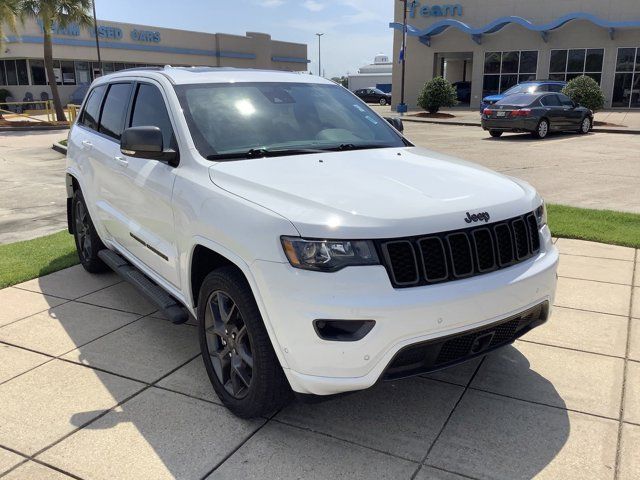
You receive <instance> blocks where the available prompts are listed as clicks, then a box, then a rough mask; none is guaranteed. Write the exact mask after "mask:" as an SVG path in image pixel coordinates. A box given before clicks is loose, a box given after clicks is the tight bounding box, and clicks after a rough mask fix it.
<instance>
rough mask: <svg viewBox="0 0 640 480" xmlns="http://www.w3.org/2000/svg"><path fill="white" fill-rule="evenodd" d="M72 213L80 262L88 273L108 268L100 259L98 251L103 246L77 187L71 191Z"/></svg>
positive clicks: (103, 270) (74, 235)
mask: <svg viewBox="0 0 640 480" xmlns="http://www.w3.org/2000/svg"><path fill="white" fill-rule="evenodd" d="M71 208H72V210H71V212H72V215H73V218H72V219H73V238H74V240H75V242H76V250H77V251H78V257H79V258H80V263H81V264H82V266H83V267H84V269H85V270H86V271H87V272H89V273H101V272H106V271H108V270H109V267H107V265H106V264H105V263H104V262H103V261H102V260H100V258H99V257H98V252H99V251H100V250H102V249H104V248H105V246H104V244H103V243H102V240H100V237H99V236H98V233H97V232H96V229H95V227H94V225H93V221H92V220H91V216H90V215H89V210H88V209H87V204H86V203H85V201H84V197H83V196H82V192H81V191H80V190H79V189H78V190H76V191H75V192H74V193H73V200H72V202H71Z"/></svg>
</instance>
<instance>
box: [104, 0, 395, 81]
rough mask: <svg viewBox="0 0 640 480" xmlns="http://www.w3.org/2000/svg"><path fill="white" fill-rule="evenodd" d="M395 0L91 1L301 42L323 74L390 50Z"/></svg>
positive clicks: (122, 14)
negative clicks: (319, 51)
mask: <svg viewBox="0 0 640 480" xmlns="http://www.w3.org/2000/svg"><path fill="white" fill-rule="evenodd" d="M394 1H396V0H227V1H224V0H180V1H176V0H96V12H97V16H98V18H99V19H101V20H111V21H119V22H128V23H138V24H142V25H152V26H156V27H168V28H178V29H182V30H195V31H199V32H210V33H216V32H221V33H233V34H240V35H244V34H245V33H246V32H247V31H251V32H264V33H268V34H270V35H271V37H272V38H273V39H275V40H285V41H290V42H299V43H306V44H307V45H308V52H309V54H308V57H309V60H311V63H310V64H309V69H311V70H312V71H313V72H314V73H317V71H318V40H317V37H316V36H315V34H316V33H324V36H323V37H322V69H323V71H324V73H325V76H327V77H334V76H342V75H345V74H347V73H356V72H357V71H358V68H360V67H361V66H363V65H367V64H369V63H372V62H373V57H374V56H375V55H376V54H378V53H384V54H386V55H389V56H391V55H392V51H391V50H392V38H393V36H392V31H391V29H390V28H389V22H391V21H393V4H394Z"/></svg>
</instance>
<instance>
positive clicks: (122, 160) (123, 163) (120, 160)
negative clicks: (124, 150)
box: [115, 157, 129, 167]
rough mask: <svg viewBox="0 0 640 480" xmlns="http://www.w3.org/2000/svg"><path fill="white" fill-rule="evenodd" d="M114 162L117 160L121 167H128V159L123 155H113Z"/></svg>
mask: <svg viewBox="0 0 640 480" xmlns="http://www.w3.org/2000/svg"><path fill="white" fill-rule="evenodd" d="M115 159H116V162H118V163H119V164H120V165H121V166H123V167H128V166H129V160H127V159H126V158H124V157H115Z"/></svg>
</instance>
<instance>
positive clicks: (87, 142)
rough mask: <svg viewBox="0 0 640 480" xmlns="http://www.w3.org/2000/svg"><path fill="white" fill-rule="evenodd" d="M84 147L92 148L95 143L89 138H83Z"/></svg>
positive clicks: (86, 148)
mask: <svg viewBox="0 0 640 480" xmlns="http://www.w3.org/2000/svg"><path fill="white" fill-rule="evenodd" d="M82 148H84V149H85V150H91V149H92V148H93V143H91V142H90V141H89V140H82Z"/></svg>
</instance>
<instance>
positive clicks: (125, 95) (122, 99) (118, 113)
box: [100, 83, 131, 140]
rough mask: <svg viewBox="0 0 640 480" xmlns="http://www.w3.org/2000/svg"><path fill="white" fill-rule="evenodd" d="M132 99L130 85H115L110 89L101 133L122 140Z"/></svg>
mask: <svg viewBox="0 0 640 480" xmlns="http://www.w3.org/2000/svg"><path fill="white" fill-rule="evenodd" d="M130 97H131V84H130V83H113V84H111V86H110V87H109V91H108V92H107V97H106V99H105V101H104V106H103V107H102V115H101V116H100V133H104V134H105V135H108V136H110V137H112V138H115V139H116V140H120V136H121V135H122V130H123V129H124V119H125V115H126V114H127V107H128V106H129V98H130Z"/></svg>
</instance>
